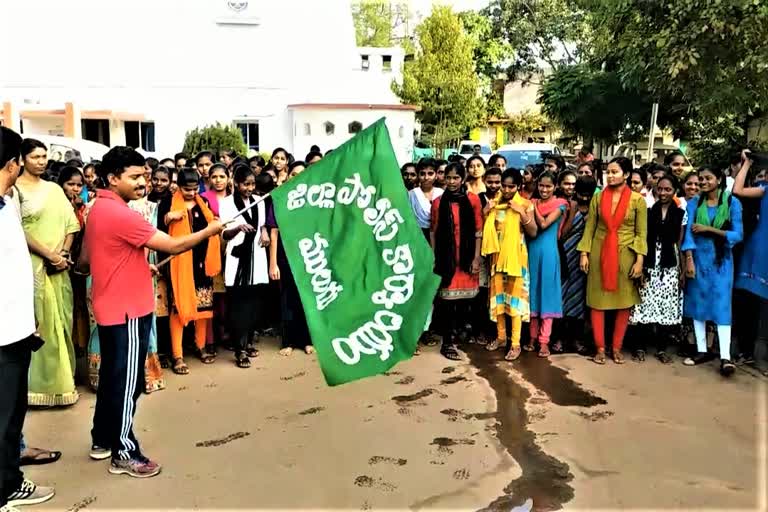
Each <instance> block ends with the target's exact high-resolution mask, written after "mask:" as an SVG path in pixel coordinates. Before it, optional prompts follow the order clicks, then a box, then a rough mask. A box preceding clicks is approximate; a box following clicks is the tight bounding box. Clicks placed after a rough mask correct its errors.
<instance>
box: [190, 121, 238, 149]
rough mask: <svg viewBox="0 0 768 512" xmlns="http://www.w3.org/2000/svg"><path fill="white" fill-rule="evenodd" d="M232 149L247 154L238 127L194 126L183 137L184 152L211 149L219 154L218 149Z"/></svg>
mask: <svg viewBox="0 0 768 512" xmlns="http://www.w3.org/2000/svg"><path fill="white" fill-rule="evenodd" d="M229 150H234V151H236V152H237V154H238V155H243V156H245V155H247V154H248V146H246V145H245V142H244V141H243V134H242V133H241V132H240V130H239V129H238V128H235V127H233V126H229V125H224V126H222V125H220V124H219V123H216V124H215V125H214V126H206V127H204V128H195V129H194V130H192V131H189V132H187V134H186V136H185V139H184V152H185V153H186V154H188V155H194V154H196V153H199V152H200V151H212V152H214V153H215V154H217V155H218V154H219V152H220V151H229Z"/></svg>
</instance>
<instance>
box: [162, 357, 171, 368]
mask: <svg viewBox="0 0 768 512" xmlns="http://www.w3.org/2000/svg"><path fill="white" fill-rule="evenodd" d="M171 365H173V361H172V360H171V356H167V355H162V356H160V368H162V369H163V370H167V369H168V368H170V367H171Z"/></svg>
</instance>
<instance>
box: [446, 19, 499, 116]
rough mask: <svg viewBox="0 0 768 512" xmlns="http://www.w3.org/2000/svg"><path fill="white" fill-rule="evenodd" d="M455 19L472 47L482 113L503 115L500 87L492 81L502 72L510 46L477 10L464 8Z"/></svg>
mask: <svg viewBox="0 0 768 512" xmlns="http://www.w3.org/2000/svg"><path fill="white" fill-rule="evenodd" d="M459 19H460V20H461V24H462V26H463V27H464V31H465V32H466V34H467V36H468V37H469V38H470V39H471V40H472V45H473V47H474V51H473V52H472V57H473V60H474V63H475V70H476V71H477V75H478V78H479V79H480V90H481V92H482V95H483V103H484V104H485V117H486V118H491V117H503V116H504V115H505V112H504V88H503V87H498V86H496V85H497V83H498V81H499V79H503V78H504V76H505V73H504V72H505V71H506V69H505V66H506V65H507V64H508V63H509V62H510V59H511V57H512V48H511V46H510V45H509V43H508V42H507V41H505V40H504V39H502V38H500V37H498V36H497V35H496V34H495V33H494V31H493V25H492V23H491V19H490V18H489V17H488V16H486V15H484V14H482V13H480V12H477V11H464V12H461V13H459Z"/></svg>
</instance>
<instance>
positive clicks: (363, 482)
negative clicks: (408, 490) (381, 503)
mask: <svg viewBox="0 0 768 512" xmlns="http://www.w3.org/2000/svg"><path fill="white" fill-rule="evenodd" d="M355 485H356V486H358V487H369V488H374V489H379V490H381V491H386V492H392V491H394V490H396V489H397V486H396V485H394V484H391V483H389V482H385V481H384V480H382V479H381V478H375V479H374V478H372V477H370V476H368V475H361V476H359V477H357V478H355Z"/></svg>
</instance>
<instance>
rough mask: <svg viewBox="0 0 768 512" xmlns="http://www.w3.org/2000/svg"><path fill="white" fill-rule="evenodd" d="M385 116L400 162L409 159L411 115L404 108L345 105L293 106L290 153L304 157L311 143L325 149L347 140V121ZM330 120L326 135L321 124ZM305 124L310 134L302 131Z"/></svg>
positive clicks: (367, 121)
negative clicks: (329, 107) (383, 108)
mask: <svg viewBox="0 0 768 512" xmlns="http://www.w3.org/2000/svg"><path fill="white" fill-rule="evenodd" d="M382 115H383V116H385V117H386V123H387V128H388V129H389V136H390V139H391V140H392V146H393V147H394V149H395V154H396V155H397V161H398V162H399V163H400V165H402V164H404V163H406V162H409V161H410V160H411V158H412V155H413V129H414V123H415V115H414V113H413V112H412V111H408V110H389V111H384V112H382V111H374V110H347V109H305V108H300V109H295V110H293V123H292V130H293V133H294V156H295V157H296V158H297V159H299V158H304V155H306V154H307V153H308V152H309V148H310V147H311V146H312V145H313V144H317V145H318V146H320V150H321V151H323V153H325V152H326V151H328V150H329V149H333V148H336V147H338V146H339V145H341V144H343V143H344V142H345V141H347V140H349V139H350V138H351V137H352V136H353V134H351V133H349V130H348V127H349V124H350V123H352V122H353V121H357V122H359V123H361V124H362V125H363V128H366V127H367V126H369V125H371V124H372V123H374V122H375V121H377V120H379V119H380V118H381V117H382ZM326 122H330V123H333V125H334V133H333V135H327V134H326V132H325V127H324V124H325V123H326ZM305 125H309V128H310V134H309V135H306V132H305Z"/></svg>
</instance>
